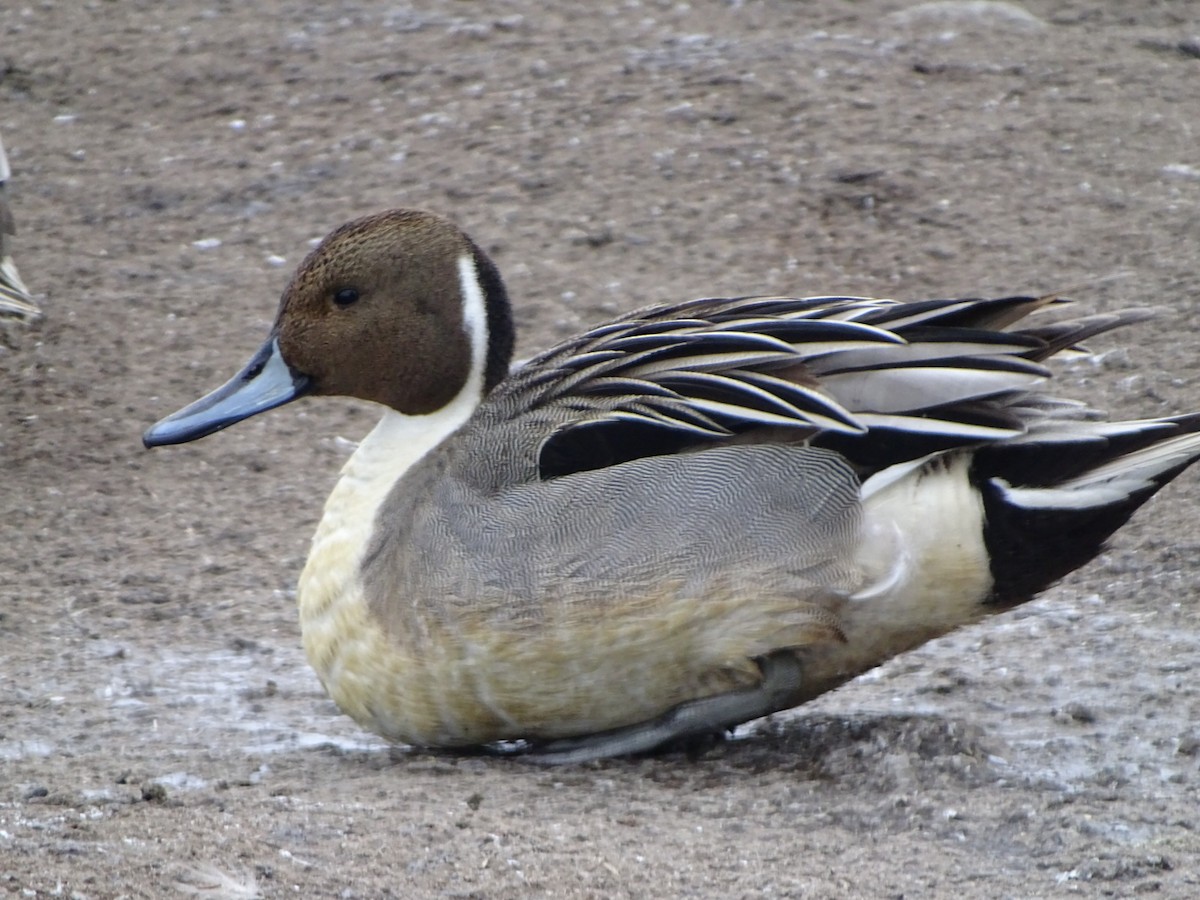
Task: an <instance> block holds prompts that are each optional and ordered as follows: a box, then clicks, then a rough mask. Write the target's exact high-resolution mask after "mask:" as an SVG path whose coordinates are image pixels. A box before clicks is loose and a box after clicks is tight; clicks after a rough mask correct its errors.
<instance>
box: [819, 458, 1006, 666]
mask: <svg viewBox="0 0 1200 900" xmlns="http://www.w3.org/2000/svg"><path fill="white" fill-rule="evenodd" d="M969 468H970V455H969V454H967V453H943V454H935V455H933V456H930V457H926V458H924V459H920V460H915V461H913V462H907V463H902V464H900V465H897V466H892V467H890V468H888V469H884V470H883V471H881V472H879V473H878V474H876V475H874V476H872V477H871V478H869V479H868V480H867V481H866V483H865V484H864V485H863V488H862V495H863V540H862V543H861V545H860V548H859V552H858V561H859V564H860V565H861V566H862V567H863V570H864V571H865V572H866V573H868V577H869V578H870V582H869V583H868V584H867V585H866V586H865V587H864V588H862V589H861V590H859V591H858V592H857V593H855V594H854V595H853V596H852V597H851V598H850V602H849V603H848V604H846V607H845V608H844V610H843V613H842V615H843V626H844V630H845V631H846V633H847V649H848V651H849V652H848V654H847V656H853V657H854V659H853V660H847V661H848V662H849V663H850V664H851V665H861V666H863V667H866V666H870V665H875V664H877V663H879V662H882V661H883V660H884V659H887V658H888V657H889V656H892V655H894V654H895V653H899V652H902V651H903V650H906V649H908V648H909V647H912V646H916V645H917V644H919V643H923V642H924V641H926V640H928V639H930V638H931V637H936V636H937V635H939V634H944V633H945V632H947V631H950V630H951V629H953V628H956V627H958V626H960V625H963V624H966V623H968V622H973V621H976V620H977V619H979V618H980V617H981V616H982V615H983V614H984V612H985V611H986V609H985V607H984V606H983V601H984V600H985V599H986V598H987V596H988V595H989V594H990V592H991V589H992V583H993V582H992V575H991V567H990V562H989V559H988V554H987V547H986V546H985V544H984V540H983V524H984V513H983V500H982V498H981V496H980V495H979V492H978V491H977V490H975V488H974V487H973V486H972V484H971V482H970V479H969V477H968V470H969Z"/></svg>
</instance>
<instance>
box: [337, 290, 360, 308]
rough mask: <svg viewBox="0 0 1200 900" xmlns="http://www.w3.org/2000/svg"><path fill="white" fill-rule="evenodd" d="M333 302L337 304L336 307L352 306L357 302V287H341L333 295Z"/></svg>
mask: <svg viewBox="0 0 1200 900" xmlns="http://www.w3.org/2000/svg"><path fill="white" fill-rule="evenodd" d="M333 302H334V303H336V304H337V306H338V309H345V308H346V307H347V306H352V305H354V304H355V303H357V302H358V289H357V288H342V289H341V290H340V291H338V292H337V293H336V294H334V295H333Z"/></svg>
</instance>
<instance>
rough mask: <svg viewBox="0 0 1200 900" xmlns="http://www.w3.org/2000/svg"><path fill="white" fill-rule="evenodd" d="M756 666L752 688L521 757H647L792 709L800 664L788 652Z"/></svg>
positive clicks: (552, 761) (554, 760)
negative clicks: (758, 675)
mask: <svg viewBox="0 0 1200 900" xmlns="http://www.w3.org/2000/svg"><path fill="white" fill-rule="evenodd" d="M759 666H760V667H761V668H762V672H763V680H762V683H761V684H759V685H758V686H757V687H754V688H747V689H744V690H740V691H731V692H730V693H728V694H719V695H717V696H716V697H706V698H704V699H703V700H690V701H688V702H687V703H681V704H679V705H678V706H676V707H674V708H673V709H669V710H667V711H666V712H665V713H663V714H662V715H661V716H658V717H657V718H654V719H649V720H648V721H645V722H639V723H638V724H637V725H627V726H625V727H624V728H614V729H613V730H611V731H602V732H599V733H597V734H589V735H585V736H583V737H577V738H563V739H562V740H557V741H549V742H548V743H545V744H540V745H538V746H536V747H534V748H533V749H531V750H530V751H529V752H528V753H527V754H525V755H524V756H523V757H522V758H523V759H526V760H529V761H530V762H537V763H546V764H548V765H564V764H567V763H580V762H587V761H589V760H593V759H602V758H604V757H606V756H627V755H629V754H632V753H646V752H648V751H650V750H654V749H655V748H657V747H660V746H662V745H663V744H665V743H667V742H668V741H674V740H679V739H681V738H688V737H693V736H696V735H702V734H711V733H713V732H719V731H722V730H724V729H727V728H732V727H734V726H735V725H740V724H741V723H743V722H748V721H750V720H751V719H757V718H759V717H760V716H766V715H770V714H771V713H773V712H778V711H779V710H781V709H788V708H790V707H792V706H793V705H795V701H794V700H793V699H792V698H794V697H795V696H796V692H797V690H798V689H799V687H800V685H801V683H802V678H801V671H800V661H799V660H798V659H796V657H795V656H793V655H792V654H791V653H777V654H775V655H773V656H767V657H764V658H763V659H761V660H759Z"/></svg>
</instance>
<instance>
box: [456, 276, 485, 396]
mask: <svg viewBox="0 0 1200 900" xmlns="http://www.w3.org/2000/svg"><path fill="white" fill-rule="evenodd" d="M458 283H459V290H460V291H461V293H462V321H463V330H464V331H465V332H466V333H467V340H468V341H469V342H470V344H471V370H470V372H469V373H468V375H467V383H466V384H465V385H463V393H464V394H465V395H467V396H470V397H473V398H474V400H475V402H476V403H478V402H479V400H481V399H482V398H483V373H484V369H485V368H486V367H487V345H488V324H487V298H486V297H485V296H484V293H483V286H482V285H481V284H480V283H479V270H478V269H477V268H476V266H475V258H474V257H473V256H472V255H471V254H469V253H464V254H463V255H462V256H460V257H459V258H458Z"/></svg>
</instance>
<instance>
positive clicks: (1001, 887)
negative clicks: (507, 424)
mask: <svg viewBox="0 0 1200 900" xmlns="http://www.w3.org/2000/svg"><path fill="white" fill-rule="evenodd" d="M1195 13H1196V10H1195V6H1194V4H1193V3H1190V2H1184V0H1180V2H1154V3H1142V4H1134V3H1118V2H1113V3H1109V4H1097V3H1083V2H1077V0H1065V2H1051V0H1030V2H1027V3H1025V5H1024V6H1022V7H1017V6H1013V5H1008V4H979V3H950V4H946V3H934V4H926V5H923V6H919V7H913V6H911V4H910V3H908V2H906V0H873V2H862V3H852V2H848V0H847V2H839V0H819V2H812V3H797V2H790V0H767V2H757V0H745V2H706V0H696V2H693V3H691V4H690V5H689V4H688V3H674V2H652V0H641V2H639V0H623V2H619V3H597V4H590V5H585V4H582V3H578V4H576V3H534V2H531V0H510V2H497V3H490V4H482V3H463V2H450V0H443V2H437V0H430V2H427V3H423V4H417V5H414V6H410V5H408V4H404V3H397V2H369V0H357V2H354V0H351V2H347V3H339V4H325V3H318V2H315V0H267V2H261V3H253V4H249V3H247V4H242V3H235V2H228V0H208V2H205V0H180V2H172V3H158V2H154V0H121V2H99V0H91V2H88V0H84V2H81V3H49V2H39V3H30V4H26V3H23V2H21V0H16V2H11V3H7V2H6V3H4V4H3V5H2V6H0V36H2V37H0V133H2V134H3V135H4V141H5V144H6V146H7V148H8V152H9V157H10V161H11V163H12V166H13V169H14V173H15V177H14V181H13V183H12V185H11V194H12V201H13V205H14V209H15V212H16V214H17V216H18V221H19V224H20V225H21V226H22V231H21V234H20V235H19V240H18V243H17V247H16V250H17V259H18V262H19V264H20V267H21V271H22V273H23V275H24V276H25V279H26V281H27V282H28V283H29V285H30V286H31V288H32V289H33V290H34V291H35V292H37V293H39V295H40V299H41V302H42V304H43V306H44V308H45V311H46V317H45V319H44V320H43V321H42V322H41V323H38V324H35V325H33V326H31V327H20V326H17V327H7V328H4V329H3V337H2V338H0V442H2V445H0V460H2V469H0V471H2V473H3V474H2V476H0V477H2V479H3V482H2V483H3V487H2V488H0V529H2V535H3V539H2V540H0V890H5V891H7V892H9V893H11V895H12V896H25V897H49V896H63V897H91V898H99V897H117V896H128V897H161V896H185V895H188V894H200V895H203V896H213V897H248V896H263V897H275V896H284V895H287V896H305V897H309V896H311V897H382V896H392V897H439V896H449V897H480V898H506V897H527V896H529V897H537V896H546V897H597V898H601V897H604V898H607V897H673V896H679V897H721V898H730V897H752V896H776V897H818V898H823V897H909V898H913V897H929V898H961V897H1014V898H1017V897H1019V898H1029V897H1058V896H1067V895H1084V896H1117V897H1125V896H1132V895H1137V894H1142V893H1146V894H1153V895H1157V896H1162V897H1180V898H1182V897H1194V896H1200V833H1198V831H1197V827H1198V822H1200V802H1198V799H1200V798H1198V788H1200V724H1198V723H1200V685H1198V683H1197V681H1198V678H1200V641H1198V639H1197V633H1198V629H1197V612H1196V603H1197V597H1196V594H1197V589H1196V584H1197V579H1198V578H1200V568H1198V566H1197V562H1196V552H1197V548H1198V547H1200V530H1198V529H1197V527H1196V523H1195V518H1194V514H1193V510H1194V509H1195V507H1196V504H1197V500H1198V498H1200V481H1198V479H1197V476H1196V475H1195V474H1194V473H1190V474H1188V475H1186V476H1184V477H1183V478H1181V479H1180V481H1179V482H1178V483H1177V484H1176V485H1174V486H1172V487H1171V488H1170V489H1169V490H1168V491H1166V492H1165V493H1164V494H1163V495H1162V496H1161V497H1160V498H1158V499H1157V500H1156V501H1155V502H1153V503H1151V504H1150V505H1149V506H1148V507H1146V508H1145V509H1144V510H1143V511H1142V512H1141V513H1140V514H1139V515H1138V516H1137V517H1136V519H1135V520H1134V521H1133V522H1132V523H1131V524H1130V525H1129V526H1128V527H1127V528H1125V529H1124V530H1123V531H1122V532H1121V534H1120V535H1119V537H1118V538H1117V540H1116V541H1115V543H1114V545H1113V547H1112V549H1111V551H1110V552H1108V553H1107V554H1105V555H1104V556H1103V557H1102V558H1100V559H1099V560H1097V561H1096V562H1095V563H1093V564H1092V565H1090V566H1089V567H1088V568H1087V569H1086V570H1085V571H1083V572H1081V573H1078V574H1077V575H1075V576H1074V577H1072V578H1070V579H1069V580H1068V581H1067V582H1066V583H1064V584H1062V585H1061V586H1059V587H1058V588H1056V589H1054V590H1052V591H1050V592H1049V593H1048V594H1047V595H1046V596H1045V597H1044V598H1043V599H1041V600H1039V601H1037V602H1035V603H1033V604H1031V605H1030V606H1028V607H1026V608H1024V609H1021V610H1018V611H1016V612H1015V613H1011V614H1008V615H1006V616H1004V617H1001V618H999V619H996V620H993V621H991V622H988V623H985V624H983V625H981V626H979V627H976V628H973V629H970V630H968V631H965V632H962V633H959V634H956V635H953V636H951V637H950V638H948V639H945V640H942V641H940V642H937V643H935V644H933V645H930V646H928V647H927V648H925V649H923V650H922V651H920V652H917V653H913V654H911V655H909V656H906V657H904V658H902V659H899V660H896V661H894V662H893V663H892V664H889V665H888V666H886V667H884V668H883V669H882V670H879V671H877V672H874V673H871V674H870V675H868V676H867V677H865V678H863V679H861V680H860V681H858V682H856V683H854V684H852V685H849V686H848V687H846V688H845V689H843V690H841V691H839V692H837V693H835V694H833V695H830V696H828V697H826V698H823V699H822V700H821V701H819V702H817V703H814V704H811V705H810V706H808V707H805V708H803V709H801V710H798V711H796V712H795V713H792V714H789V715H786V716H779V717H776V719H775V720H774V721H772V722H770V723H768V724H767V725H765V726H764V727H762V728H760V729H758V730H757V732H756V733H753V734H751V735H750V736H748V737H746V738H745V739H742V740H736V741H733V742H731V743H728V744H725V745H723V746H719V747H716V748H714V749H713V750H711V751H710V752H708V753H707V754H706V755H704V756H703V757H702V758H699V759H688V758H684V757H680V756H674V757H672V756H668V757H665V758H659V759H651V760H637V761H609V762H604V763H598V764H594V765H587V766H580V767H571V768H565V769H555V770H544V769H539V768H535V767H531V766H529V765H527V764H523V763H520V762H515V761H510V760H487V759H480V758H458V757H438V756H431V755H428V754H422V753H414V752H411V751H406V750H404V749H389V748H387V747H385V746H383V745H382V744H381V743H380V742H379V741H378V740H376V739H375V738H373V737H372V736H370V735H368V734H365V733H363V732H361V731H360V730H358V729H357V728H356V727H355V726H354V725H353V723H352V722H350V721H349V720H348V719H346V718H345V717H343V716H341V715H339V714H338V712H337V710H336V709H335V708H334V707H333V706H332V704H331V703H330V702H329V701H328V700H327V699H326V698H325V697H324V696H323V694H322V692H321V690H320V687H319V685H318V684H317V681H316V679H315V677H314V676H313V674H312V673H311V671H310V670H309V669H308V667H307V665H306V664H305V662H304V659H303V657H302V654H301V651H300V647H299V635H298V628H297V625H296V621H295V612H294V609H293V605H294V603H293V601H294V592H293V586H294V583H295V579H296V576H297V574H298V572H299V568H300V565H301V563H302V560H303V557H304V554H305V552H306V546H307V542H308V539H309V536H310V534H311V532H312V529H313V527H314V525H315V521H316V517H317V515H318V513H319V511H320V507H321V504H322V501H323V499H324V496H325V495H326V493H327V492H328V490H329V489H330V487H331V485H332V482H333V480H334V477H335V473H336V471H337V469H338V467H339V465H340V463H341V462H342V460H343V459H344V458H345V455H346V453H347V449H346V447H347V444H346V441H347V440H354V439H357V438H358V437H360V436H361V435H362V434H363V433H365V431H366V430H367V429H368V427H369V426H370V424H371V422H372V420H373V417H374V413H373V412H372V411H371V410H370V409H368V408H366V407H365V406H356V405H354V404H351V403H344V402H339V401H321V402H317V401H310V402H306V403H303V404H297V405H295V406H293V407H289V408H286V409H283V410H279V411H276V412H274V413H272V414H270V415H268V416H263V417H260V418H258V419H255V420H253V421H250V422H247V423H245V424H244V425H241V426H239V427H238V428H236V429H233V430H231V431H229V432H226V433H224V434H222V435H220V436H217V437H214V438H210V439H208V440H205V441H202V442H200V443H198V444H196V445H192V446H186V447H182V448H177V449H170V450H166V451H156V452H154V453H149V452H146V451H144V450H143V449H142V448H141V445H140V441H139V436H140V433H141V431H142V429H143V428H144V427H145V426H146V425H148V424H149V423H151V422H152V421H154V420H155V419H157V418H159V417H160V416H161V415H163V414H165V413H167V412H169V411H171V410H173V409H175V408H177V407H178V406H180V405H182V404H183V403H185V402H187V401H190V400H191V399H194V398H195V397H196V396H198V395H199V394H200V393H202V392H204V391H207V390H208V389H210V388H211V387H213V386H215V385H216V384H218V383H219V382H221V381H223V380H224V379H225V378H226V377H227V376H228V375H230V374H232V373H233V371H235V369H236V368H237V367H239V366H240V365H241V364H242V362H244V360H245V359H246V358H248V356H249V354H250V353H251V352H252V351H253V350H254V349H255V348H256V347H257V346H258V343H259V341H260V340H261V338H262V336H263V335H264V334H265V331H266V328H267V326H268V324H269V322H270V319H271V318H272V316H273V313H274V307H275V303H276V298H277V296H278V292H279V290H280V289H281V287H282V286H283V284H284V282H285V281H286V278H287V276H288V273H289V271H290V269H291V267H292V266H294V265H295V264H296V263H297V262H298V261H299V260H300V258H301V257H302V255H303V254H304V253H305V252H306V251H307V250H308V248H309V246H310V242H311V241H312V240H314V239H315V238H318V237H320V236H321V235H323V234H324V233H325V232H327V231H328V230H330V229H331V228H332V227H334V226H335V225H337V224H339V223H340V222H341V221H343V220H345V219H347V218H350V217H353V216H356V215H360V214H363V213H366V212H370V211H374V210H377V209H380V208H384V207H388V206H394V205H410V206H423V207H429V208H434V209H437V210H440V211H442V212H445V213H448V214H450V215H452V216H454V217H455V218H457V219H458V220H459V221H460V222H461V223H463V224H464V226H465V227H467V228H468V230H469V231H471V233H472V234H473V235H474V236H475V237H476V238H477V239H478V240H479V241H480V242H481V243H482V244H483V246H485V247H486V248H487V249H488V250H489V251H490V252H491V253H493V254H494V256H495V258H496V260H497V262H498V264H499V265H500V267H501V269H502V270H503V271H504V272H505V274H506V276H507V279H508V281H509V286H510V289H511V292H512V294H513V296H514V298H515V299H516V303H517V306H518V312H517V315H518V320H519V325H520V327H521V329H522V338H521V341H522V343H521V347H520V350H521V351H522V352H528V351H530V350H532V349H535V348H537V347H540V346H544V345H545V344H547V343H548V342H550V341H552V340H554V339H557V338H559V337H562V336H565V335H567V334H569V333H571V332H573V331H575V330H577V329H578V328H580V327H582V326H583V325H585V324H588V323H592V322H595V321H596V320H598V319H602V318H604V317H606V316H609V315H611V314H613V313H616V312H618V311H620V310H624V309H627V308H631V307H634V306H640V305H643V304H646V303H649V302H654V301H659V300H663V301H665V300H679V299H685V298H688V297H691V296H697V295H704V294H729V293H750V292H788V293H801V294H812V293H835V292H844V293H851V294H867V295H876V296H879V295H882V296H897V297H902V298H917V297H921V296H929V295H946V294H962V295H978V294H990V293H1014V292H1032V291H1048V290H1055V289H1060V288H1064V287H1074V286H1081V287H1079V288H1078V289H1077V290H1075V294H1076V295H1077V296H1079V297H1080V298H1081V299H1082V300H1084V301H1086V303H1087V304H1088V306H1089V308H1095V309H1109V308H1115V307H1117V306H1122V305H1134V306H1143V305H1153V306H1158V307H1161V308H1162V309H1163V314H1162V315H1161V316H1160V317H1159V318H1158V319H1157V320H1155V321H1154V322H1151V323H1150V324H1148V325H1144V326H1139V327H1138V328H1136V329H1133V330H1130V331H1128V332H1124V333H1122V334H1120V335H1118V336H1114V337H1109V338H1105V339H1103V340H1102V341H1101V342H1100V344H1101V346H1098V347H1097V348H1096V349H1098V350H1100V351H1101V354H1100V355H1099V356H1097V357H1096V358H1094V359H1091V360H1087V361H1083V362H1077V363H1073V364H1071V365H1069V366H1064V367H1063V368H1062V369H1061V371H1060V376H1061V379H1062V381H1063V384H1064V389H1065V390H1066V391H1067V392H1068V393H1075V394H1077V395H1079V396H1086V397H1088V398H1089V399H1091V400H1093V401H1094V402H1096V403H1098V404H1100V405H1108V406H1109V407H1110V408H1111V409H1113V410H1114V412H1116V413H1118V414H1120V415H1122V416H1127V417H1136V416H1143V415H1145V416H1151V415H1164V414H1170V413H1174V412H1178V411H1184V410H1194V409H1197V408H1200V384H1198V381H1197V370H1196V365H1195V359H1196V355H1197V352H1198V351H1200V337H1197V336H1196V334H1195V332H1194V330H1193V328H1192V321H1193V317H1194V315H1195V311H1196V304H1197V300H1198V299H1200V274H1198V271H1200V90H1197V84H1198V83H1200V58H1198V56H1200V37H1198V33H1197V27H1198V26H1200V22H1198V21H1197V18H1196V15H1195ZM1110 275H1122V276H1124V277H1122V278H1118V279H1113V280H1104V278H1105V277H1106V276H1110ZM339 436H340V437H339Z"/></svg>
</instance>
